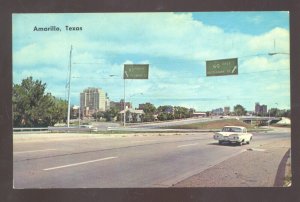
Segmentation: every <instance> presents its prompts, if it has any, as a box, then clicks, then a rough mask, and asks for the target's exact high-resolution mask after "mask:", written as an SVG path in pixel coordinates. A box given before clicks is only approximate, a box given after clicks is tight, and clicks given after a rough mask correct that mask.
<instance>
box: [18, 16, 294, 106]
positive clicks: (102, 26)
mask: <svg viewBox="0 0 300 202" xmlns="http://www.w3.org/2000/svg"><path fill="white" fill-rule="evenodd" d="M54 25H55V26H54ZM51 26H52V27H51ZM53 26H54V27H53ZM66 26H68V27H72V26H74V27H78V30H76V29H75V30H66ZM34 27H45V28H50V29H52V28H53V29H54V30H55V29H56V28H60V29H61V30H60V31H50V30H49V31H34ZM79 28H81V29H79ZM24 36H26V37H24ZM71 45H72V46H73V52H72V76H71V104H74V105H79V103H80V101H79V100H80V99H79V93H80V92H81V91H82V90H83V89H85V88H88V87H91V86H92V87H97V88H101V89H103V90H104V91H105V92H107V93H108V97H109V98H110V100H113V101H119V100H121V99H123V98H124V92H123V90H124V86H123V85H124V81H123V78H122V76H123V68H124V64H149V79H147V80H126V81H125V87H126V102H127V101H128V102H131V103H132V104H133V105H134V106H137V105H138V104H141V103H146V102H150V103H153V104H154V105H155V106H160V105H173V106H183V107H188V108H194V109H196V110H197V111H210V110H212V109H215V108H219V107H222V108H223V107H224V106H229V107H230V108H231V109H233V107H234V106H235V105H237V104H241V105H242V106H244V107H245V108H246V110H248V111H253V110H254V105H255V103H256V102H261V103H264V104H265V105H267V106H268V108H279V109H290V72H289V69H290V64H289V63H290V62H289V55H288V53H289V13H288V12H211V13H205V12H197V13H90V14H14V15H13V82H14V83H20V82H21V80H22V79H24V78H26V77H28V76H32V77H33V79H39V80H42V82H45V83H46V84H47V89H46V91H47V92H51V93H52V95H54V96H56V97H60V98H63V99H66V98H67V91H66V83H67V82H68V70H69V66H68V65H69V53H70V47H71ZM269 53H284V54H275V55H270V54H269ZM225 58H238V70H239V74H238V75H232V76H218V77H206V74H205V62H206V61H207V60H215V59H225ZM53 76H54V79H53Z"/></svg>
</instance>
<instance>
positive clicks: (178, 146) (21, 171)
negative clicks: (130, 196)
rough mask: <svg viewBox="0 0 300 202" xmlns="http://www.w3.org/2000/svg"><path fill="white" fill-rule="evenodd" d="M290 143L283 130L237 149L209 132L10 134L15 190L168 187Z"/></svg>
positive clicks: (258, 137)
mask: <svg viewBox="0 0 300 202" xmlns="http://www.w3.org/2000/svg"><path fill="white" fill-rule="evenodd" d="M289 140H290V133H289V132H287V131H279V132H276V133H257V134H254V139H253V142H252V143H251V144H250V145H244V146H242V147H240V146H233V145H218V144H217V143H216V142H215V141H214V140H213V139H212V133H132V134H115V135H113V134H111V135H109V134H106V135H103V134H70V133H67V134H32V135H30V134H23V135H14V161H13V162H14V165H13V168H14V170H13V175H14V187H15V188H17V189H18V188H21V189H22V188H121V187H171V186H173V185H174V184H177V183H179V182H181V181H182V180H185V179H187V178H189V177H191V176H194V175H196V174H199V173H201V172H203V171H206V170H207V169H209V168H212V167H213V166H216V165H218V164H220V163H222V162H224V161H226V160H228V159H230V158H234V157H236V156H238V155H240V154H243V153H245V152H246V151H247V150H248V149H250V148H258V147H260V146H261V145H264V144H270V143H272V142H282V141H289ZM280 155H281V154H280ZM280 155H279V156H280ZM257 166H258V167H259V166H260V165H257ZM261 166H264V165H261Z"/></svg>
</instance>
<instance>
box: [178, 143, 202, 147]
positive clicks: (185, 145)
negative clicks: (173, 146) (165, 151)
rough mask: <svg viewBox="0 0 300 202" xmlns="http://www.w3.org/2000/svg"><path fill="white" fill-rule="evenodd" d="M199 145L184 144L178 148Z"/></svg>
mask: <svg viewBox="0 0 300 202" xmlns="http://www.w3.org/2000/svg"><path fill="white" fill-rule="evenodd" d="M197 144H198V143H194V144H184V145H178V146H177V147H178V148H180V147H189V146H194V145H197Z"/></svg>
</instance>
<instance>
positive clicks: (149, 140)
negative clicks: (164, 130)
mask: <svg viewBox="0 0 300 202" xmlns="http://www.w3.org/2000/svg"><path fill="white" fill-rule="evenodd" d="M153 141H157V140H139V141H133V142H132V143H141V142H153Z"/></svg>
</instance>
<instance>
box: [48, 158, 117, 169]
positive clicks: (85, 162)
mask: <svg viewBox="0 0 300 202" xmlns="http://www.w3.org/2000/svg"><path fill="white" fill-rule="evenodd" d="M115 158H118V157H114V156H112V157H107V158H102V159H96V160H92V161H84V162H80V163H73V164H68V165H63V166H57V167H52V168H45V169H43V170H45V171H48V170H55V169H60V168H67V167H71V166H78V165H83V164H88V163H94V162H98V161H105V160H110V159H115Z"/></svg>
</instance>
